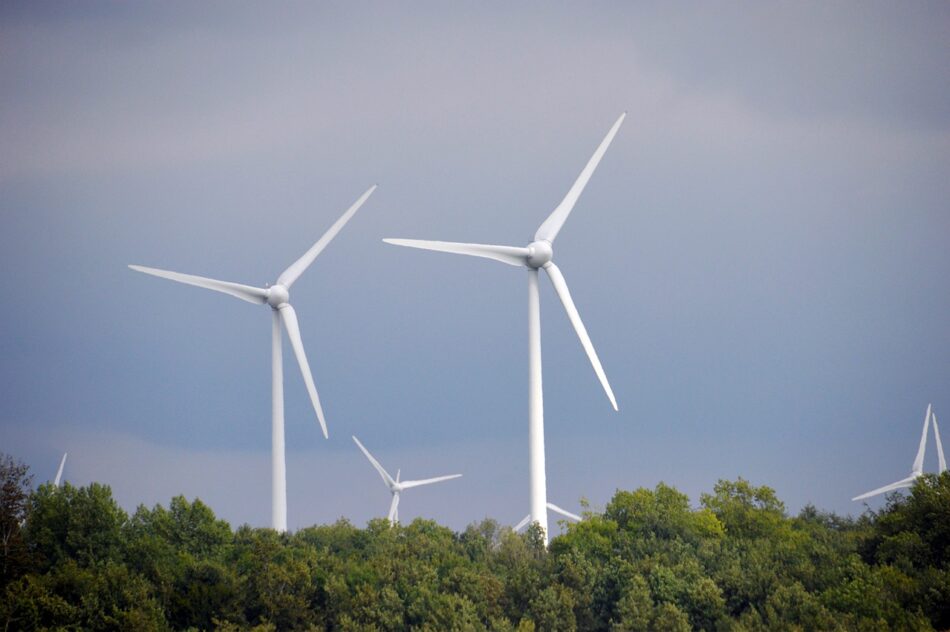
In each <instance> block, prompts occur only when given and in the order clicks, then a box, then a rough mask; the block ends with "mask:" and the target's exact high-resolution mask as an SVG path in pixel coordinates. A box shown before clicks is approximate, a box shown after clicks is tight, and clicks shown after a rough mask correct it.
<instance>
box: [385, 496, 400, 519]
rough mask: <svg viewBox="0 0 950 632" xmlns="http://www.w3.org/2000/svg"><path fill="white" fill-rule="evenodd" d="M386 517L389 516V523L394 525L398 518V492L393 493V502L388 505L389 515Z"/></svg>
mask: <svg viewBox="0 0 950 632" xmlns="http://www.w3.org/2000/svg"><path fill="white" fill-rule="evenodd" d="M386 517H387V518H389V524H391V525H393V526H396V521H397V520H399V494H393V502H392V503H391V504H390V505H389V515H388V516H386Z"/></svg>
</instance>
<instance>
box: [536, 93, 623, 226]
mask: <svg viewBox="0 0 950 632" xmlns="http://www.w3.org/2000/svg"><path fill="white" fill-rule="evenodd" d="M626 116H627V113H626V112H624V113H623V114H621V115H620V118H618V119H617V122H616V123H614V124H613V127H611V128H610V131H609V132H607V136H605V137H604V140H602V141H601V142H600V145H599V146H598V147H597V151H595V152H594V155H593V156H591V157H590V160H588V161H587V166H586V167H584V170H583V171H581V175H579V176H578V177H577V180H576V181H575V182H574V186H572V187H571V189H570V190H569V191H568V192H567V195H565V196H564V199H563V200H562V201H561V203H560V204H558V205H557V208H555V209H554V212H552V213H551V215H549V216H548V218H547V219H546V220H544V223H543V224H541V226H540V227H539V228H538V232H536V233H535V234H534V239H535V241H538V240H542V239H543V240H544V241H547V242H550V243H552V244H553V243H554V239H555V238H556V237H557V234H558V233H559V232H560V231H561V227H562V226H564V222H566V221H567V217H568V215H570V214H571V211H572V210H573V209H574V205H575V204H577V199H578V198H579V197H580V196H581V193H582V192H583V191H584V187H586V186H587V182H588V181H589V180H590V177H591V176H592V175H593V174H594V169H596V168H597V165H598V164H600V159H601V158H603V157H604V154H605V153H606V152H607V147H609V146H610V143H611V141H613V139H614V136H616V135H617V130H619V129H620V125H621V124H622V123H623V119H624V118H625V117H626Z"/></svg>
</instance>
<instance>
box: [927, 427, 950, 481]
mask: <svg viewBox="0 0 950 632" xmlns="http://www.w3.org/2000/svg"><path fill="white" fill-rule="evenodd" d="M930 420H931V421H932V422H933V424H934V439H935V440H936V442H937V473H938V474H943V473H944V472H946V471H947V460H946V459H945V458H944V456H943V444H942V443H941V442H940V429H939V428H937V414H936V413H933V412H931V413H930Z"/></svg>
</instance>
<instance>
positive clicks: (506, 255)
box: [383, 239, 530, 267]
mask: <svg viewBox="0 0 950 632" xmlns="http://www.w3.org/2000/svg"><path fill="white" fill-rule="evenodd" d="M383 241H385V242H386V243H387V244H392V245H394V246H406V247H407V248H419V249H421V250H435V251H436V252H449V253H452V254H456V255H469V256H471V257H483V258H485V259H494V260H495V261H501V262H502V263H507V264H508V265H510V266H519V267H521V266H524V265H526V264H527V261H528V256H529V254H530V252H529V251H528V249H527V248H524V247H518V246H495V245H492V244H466V243H460V242H455V241H426V240H424V239H384V240H383Z"/></svg>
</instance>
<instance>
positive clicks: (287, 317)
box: [277, 303, 329, 439]
mask: <svg viewBox="0 0 950 632" xmlns="http://www.w3.org/2000/svg"><path fill="white" fill-rule="evenodd" d="M277 311H278V312H280V317H281V319H283V321H284V329H286V330H287V338H288V339H289V340H290V346H291V347H292V348H293V350H294V355H295V356H297V364H299V365H300V373H301V375H303V381H304V384H306V385H307V392H308V393H309V394H310V402H311V403H312V404H313V410H314V411H315V412H316V413H317V421H319V422H320V429H321V430H323V437H324V438H325V439H328V438H329V435H328V434H327V422H326V419H324V417H323V408H322V407H321V406H320V396H319V395H317V387H316V386H314V384H313V375H311V373H310V364H309V363H308V362H307V354H306V353H305V352H304V350H303V341H302V340H301V339H300V325H299V324H298V323H297V313H296V312H295V311H294V308H293V307H292V306H291V305H290V303H284V304H283V305H281V306H280V308H278V310H277Z"/></svg>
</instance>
